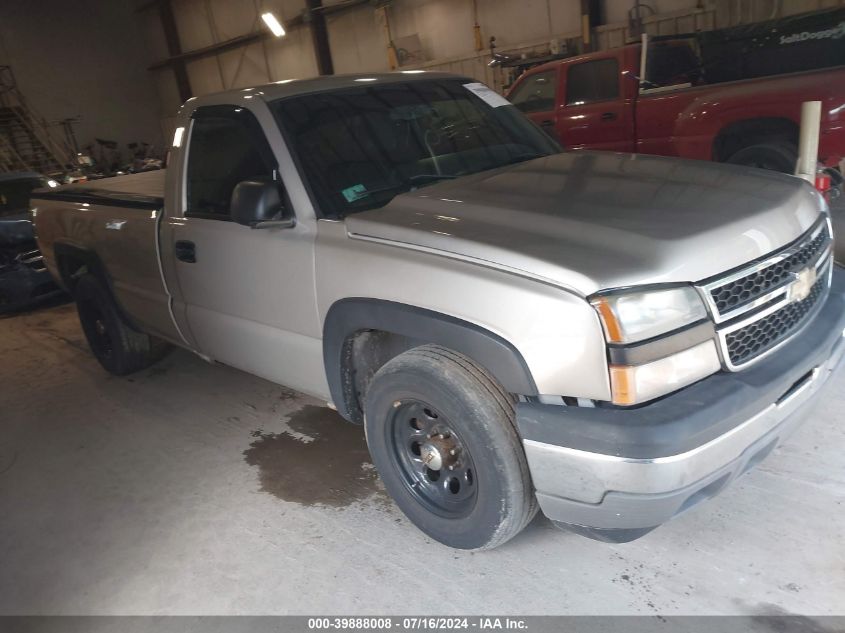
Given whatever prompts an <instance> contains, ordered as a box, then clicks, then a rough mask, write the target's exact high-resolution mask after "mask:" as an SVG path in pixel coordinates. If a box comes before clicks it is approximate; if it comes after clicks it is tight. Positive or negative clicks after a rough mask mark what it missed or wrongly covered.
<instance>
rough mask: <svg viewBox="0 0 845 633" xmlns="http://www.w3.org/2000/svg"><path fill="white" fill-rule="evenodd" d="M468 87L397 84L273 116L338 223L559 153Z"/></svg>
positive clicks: (296, 100) (324, 96)
mask: <svg viewBox="0 0 845 633" xmlns="http://www.w3.org/2000/svg"><path fill="white" fill-rule="evenodd" d="M465 83H466V82H465V81H460V80H457V81H455V80H446V81H429V80H419V81H414V82H407V83H397V82H390V83H385V84H383V85H370V86H367V87H360V88H345V89H341V90H333V91H330V92H322V93H316V94H304V95H300V96H295V97H289V98H286V99H281V100H279V101H276V102H275V103H274V104H272V106H271V107H272V108H273V111H274V112H275V114H276V118H277V120H278V122H279V125H280V126H281V128H282V130H283V131H284V134H285V136H286V138H287V140H288V142H289V144H290V146H291V148H292V150H293V152H294V155H295V156H296V157H297V159H298V162H299V164H300V166H301V169H302V171H303V172H304V175H305V178H306V181H307V182H308V185H309V187H310V189H311V192H312V195H313V196H314V198H315V200H316V202H317V205H318V207H319V209H320V212H321V214H322V215H323V216H325V217H331V218H338V217H343V216H345V215H346V214H348V213H354V212H356V211H363V210H365V209H374V208H377V207H382V206H384V205H386V204H387V203H388V202H390V200H391V199H392V198H393V197H395V196H397V195H399V194H401V193H404V192H406V191H411V190H414V189H418V188H420V187H424V186H428V185H431V184H432V183H434V182H437V181H440V180H448V179H451V178H457V177H459V176H464V175H467V174H474V173H476V172H480V171H484V170H487V169H494V168H496V167H501V166H503V165H509V164H513V163H518V162H522V161H526V160H529V159H532V158H537V157H539V156H546V155H548V154H551V153H555V152H559V151H560V147H559V146H558V145H557V143H555V142H554V141H553V140H551V139H550V138H549V137H548V136H547V135H546V134H544V133H543V132H542V131H541V130H540V129H538V128H537V127H536V126H535V125H534V124H532V123H531V122H530V121H528V120H527V119H526V118H525V117H524V116H523V115H522V114H521V113H520V112H519V111H518V110H517V109H516V108H514V107H513V106H510V105H508V104H507V103H505V105H499V102H497V101H496V100H495V97H494V96H493V95H492V94H484V93H482V94H484V97H485V98H487V99H490V100H491V102H492V103H494V104H495V107H494V106H492V105H490V103H488V102H487V101H485V100H484V98H481V97H479V96H477V95H476V94H475V93H473V92H472V91H471V90H470V89H469V88H466V87H464V84H465ZM467 85H469V86H471V87H473V88H474V89H476V90H478V87H477V85H475V84H467Z"/></svg>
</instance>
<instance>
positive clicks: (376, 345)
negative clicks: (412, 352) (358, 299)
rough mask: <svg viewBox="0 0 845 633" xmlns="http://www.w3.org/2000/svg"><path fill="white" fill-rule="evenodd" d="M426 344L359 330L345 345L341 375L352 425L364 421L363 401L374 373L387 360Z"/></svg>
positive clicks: (415, 340)
mask: <svg viewBox="0 0 845 633" xmlns="http://www.w3.org/2000/svg"><path fill="white" fill-rule="evenodd" d="M423 344H425V341H421V340H418V339H413V338H410V337H407V336H403V335H401V334H393V333H392V332H385V331H383V330H359V331H358V332H355V333H354V334H352V335H351V336H349V337H348V338H347V339H346V341H345V342H344V351H343V361H344V362H343V363H342V365H341V373H342V375H343V384H344V387H345V388H344V396H345V400H346V402H345V405H346V409H347V411H348V412H349V414H350V417H351V419H352V421H353V422H363V421H364V415H363V402H364V398H366V395H367V389H368V388H369V386H370V383H371V382H372V380H373V376H375V374H376V372H377V371H378V370H379V369H381V368H382V366H384V365H385V364H386V363H387V362H388V361H389V360H391V359H393V358H396V357H397V356H399V354H402V353H403V352H407V351H408V350H409V349H413V348H414V347H419V346H420V345H423Z"/></svg>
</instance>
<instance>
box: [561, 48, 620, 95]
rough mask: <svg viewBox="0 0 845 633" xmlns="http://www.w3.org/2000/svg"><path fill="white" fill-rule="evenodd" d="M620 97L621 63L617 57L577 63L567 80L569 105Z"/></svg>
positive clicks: (571, 69)
mask: <svg viewBox="0 0 845 633" xmlns="http://www.w3.org/2000/svg"><path fill="white" fill-rule="evenodd" d="M618 97H619V65H618V64H617V63H616V60H615V59H600V60H597V61H594V62H584V63H583V64H576V65H574V66H572V67H571V68H570V69H569V75H568V77H567V80H566V103H567V105H581V104H583V103H593V102H594V101H608V100H609V99H616V98H618Z"/></svg>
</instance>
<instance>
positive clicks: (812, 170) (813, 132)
mask: <svg viewBox="0 0 845 633" xmlns="http://www.w3.org/2000/svg"><path fill="white" fill-rule="evenodd" d="M821 120H822V102H821V101H805V102H804V103H802V104H801V131H800V134H799V137H798V165H797V166H796V167H795V175H796V176H799V177H800V178H803V179H804V180H807V181H809V182H810V184H815V182H816V169H817V165H818V160H819V126H820V125H821Z"/></svg>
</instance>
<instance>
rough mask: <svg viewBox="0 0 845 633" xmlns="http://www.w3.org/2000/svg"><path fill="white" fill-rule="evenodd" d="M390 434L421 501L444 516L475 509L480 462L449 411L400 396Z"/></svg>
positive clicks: (393, 451) (398, 463)
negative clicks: (447, 413)
mask: <svg viewBox="0 0 845 633" xmlns="http://www.w3.org/2000/svg"><path fill="white" fill-rule="evenodd" d="M387 435H388V438H387V439H388V448H389V451H390V456H391V459H392V461H393V465H394V467H395V468H396V470H397V472H398V473H399V476H400V479H401V480H402V483H403V484H404V486H405V488H406V490H407V491H408V492H409V493H410V494H411V496H412V497H414V498H415V499H416V501H417V502H418V503H420V504H421V505H423V506H424V507H425V508H427V509H428V510H429V511H430V512H433V513H435V514H437V515H439V516H442V517H444V518H450V519H457V518H461V517H465V516H467V515H468V514H469V513H470V512H472V510H473V508H474V507H475V503H476V499H477V497H478V481H477V478H476V469H475V464H474V463H473V460H472V455H471V454H470V452H469V449H468V447H467V445H466V444H465V443H464V442H463V441H462V439H461V437H460V435H459V434H458V433H457V432H456V431H455V429H454V427H453V425H452V424H451V423H450V422H449V420H448V419H447V418H446V417H445V416H443V415H442V414H441V413H440V412H439V411H437V410H436V409H435V408H434V407H432V406H430V405H428V404H426V403H424V402H420V401H418V400H402V401H397V402H395V403H394V404H393V408H392V410H391V412H390V416H389V420H388V424H387Z"/></svg>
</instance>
